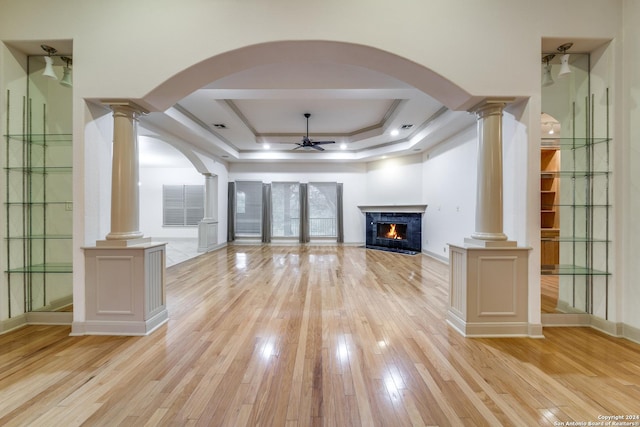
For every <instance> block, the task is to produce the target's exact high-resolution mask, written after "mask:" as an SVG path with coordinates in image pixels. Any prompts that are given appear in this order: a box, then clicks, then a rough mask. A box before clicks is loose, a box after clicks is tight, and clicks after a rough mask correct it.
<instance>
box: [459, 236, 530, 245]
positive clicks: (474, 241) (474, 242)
mask: <svg viewBox="0 0 640 427" xmlns="http://www.w3.org/2000/svg"><path fill="white" fill-rule="evenodd" d="M464 243H465V244H467V245H473V246H479V247H481V248H514V247H516V246H518V242H516V241H515V240H481V239H474V238H473V237H471V238H469V237H466V238H465V239H464Z"/></svg>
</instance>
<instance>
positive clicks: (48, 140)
mask: <svg viewBox="0 0 640 427" xmlns="http://www.w3.org/2000/svg"><path fill="white" fill-rule="evenodd" d="M4 137H5V138H7V139H8V140H13V141H19V142H29V143H31V144H34V145H59V146H67V145H68V146H70V145H71V143H72V139H73V135H72V134H70V133H56V134H51V133H48V134H29V135H26V134H10V135H4Z"/></svg>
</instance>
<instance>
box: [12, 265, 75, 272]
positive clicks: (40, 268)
mask: <svg viewBox="0 0 640 427" xmlns="http://www.w3.org/2000/svg"><path fill="white" fill-rule="evenodd" d="M5 273H73V268H72V265H71V264H67V263H51V264H36V265H27V266H24V267H20V268H12V269H9V270H6V271H5Z"/></svg>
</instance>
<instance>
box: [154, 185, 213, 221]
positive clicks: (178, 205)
mask: <svg viewBox="0 0 640 427" xmlns="http://www.w3.org/2000/svg"><path fill="white" fill-rule="evenodd" d="M203 217H204V185H163V186H162V225H163V226H191V225H198V223H199V222H200V221H201V220H202V218H203Z"/></svg>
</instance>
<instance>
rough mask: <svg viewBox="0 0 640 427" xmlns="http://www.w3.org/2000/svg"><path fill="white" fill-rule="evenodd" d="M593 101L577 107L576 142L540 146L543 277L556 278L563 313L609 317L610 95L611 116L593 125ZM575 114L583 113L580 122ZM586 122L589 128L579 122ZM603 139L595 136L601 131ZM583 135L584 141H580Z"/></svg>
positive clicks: (559, 140) (564, 139)
mask: <svg viewBox="0 0 640 427" xmlns="http://www.w3.org/2000/svg"><path fill="white" fill-rule="evenodd" d="M593 98H594V97H593V96H591V97H586V98H585V103H584V105H580V106H576V105H575V103H574V104H573V115H572V116H571V118H570V120H568V123H569V124H570V130H569V131H566V130H565V132H564V133H563V136H564V135H566V134H571V135H573V136H571V137H562V138H555V137H554V138H542V140H541V144H540V148H541V150H540V153H541V154H540V156H541V158H540V159H541V171H540V187H541V192H540V207H541V213H540V215H541V230H540V235H541V270H540V273H541V275H546V276H557V278H558V282H557V283H558V285H559V288H558V289H559V296H558V310H559V311H560V312H564V313H572V312H586V313H589V314H594V313H595V308H594V307H596V305H597V306H598V309H597V310H598V312H599V313H598V314H599V315H601V316H602V317H603V318H605V319H607V318H608V313H609V303H608V300H609V276H610V275H611V271H610V266H609V253H610V246H611V239H610V221H609V217H610V212H611V202H610V184H609V182H610V178H611V173H612V172H611V170H610V158H609V151H610V145H611V143H612V141H611V139H610V138H609V132H608V121H609V112H608V104H609V103H608V91H607V93H606V98H607V101H606V111H605V114H602V117H598V119H599V120H598V126H595V125H594V122H595V117H594V109H593V106H594V105H595V103H594V100H593ZM576 111H580V117H577V114H576ZM580 120H584V127H581V126H579V125H578V124H577V123H578V122H579V121H580ZM596 128H597V129H599V132H602V133H604V134H605V135H604V136H598V137H595V136H593V135H594V134H595V133H596V132H595V129H596ZM577 135H579V136H577Z"/></svg>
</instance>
